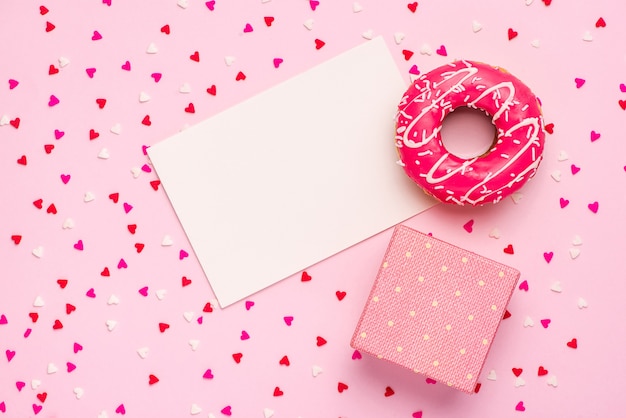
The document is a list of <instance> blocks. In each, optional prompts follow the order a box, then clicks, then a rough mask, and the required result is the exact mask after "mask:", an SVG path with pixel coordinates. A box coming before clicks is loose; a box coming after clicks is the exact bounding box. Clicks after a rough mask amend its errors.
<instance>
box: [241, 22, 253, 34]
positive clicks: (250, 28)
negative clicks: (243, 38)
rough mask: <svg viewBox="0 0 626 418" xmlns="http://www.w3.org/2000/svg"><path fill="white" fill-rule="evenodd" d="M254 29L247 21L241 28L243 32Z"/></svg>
mask: <svg viewBox="0 0 626 418" xmlns="http://www.w3.org/2000/svg"><path fill="white" fill-rule="evenodd" d="M253 30H254V29H252V25H251V24H249V23H246V26H245V27H244V28H243V32H244V33H249V32H252V31H253Z"/></svg>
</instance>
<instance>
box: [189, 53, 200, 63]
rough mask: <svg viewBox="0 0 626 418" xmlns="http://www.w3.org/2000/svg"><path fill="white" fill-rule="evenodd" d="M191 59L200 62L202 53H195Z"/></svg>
mask: <svg viewBox="0 0 626 418" xmlns="http://www.w3.org/2000/svg"><path fill="white" fill-rule="evenodd" d="M189 59H190V60H192V61H195V62H200V53H199V52H198V51H194V53H193V54H191V55H190V56H189Z"/></svg>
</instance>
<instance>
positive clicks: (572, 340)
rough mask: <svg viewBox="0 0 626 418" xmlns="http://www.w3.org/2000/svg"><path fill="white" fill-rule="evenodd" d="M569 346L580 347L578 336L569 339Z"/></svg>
mask: <svg viewBox="0 0 626 418" xmlns="http://www.w3.org/2000/svg"><path fill="white" fill-rule="evenodd" d="M567 346H568V347H570V348H578V340H577V339H576V338H572V339H571V340H570V341H568V343H567Z"/></svg>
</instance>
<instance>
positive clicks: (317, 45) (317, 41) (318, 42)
mask: <svg viewBox="0 0 626 418" xmlns="http://www.w3.org/2000/svg"><path fill="white" fill-rule="evenodd" d="M324 45H326V42H324V41H322V40H321V39H317V38H316V39H315V49H317V50H320V49H322V47H323V46H324Z"/></svg>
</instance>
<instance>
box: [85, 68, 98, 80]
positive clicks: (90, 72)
mask: <svg viewBox="0 0 626 418" xmlns="http://www.w3.org/2000/svg"><path fill="white" fill-rule="evenodd" d="M85 72H86V73H87V75H88V76H89V78H93V75H94V74H95V73H96V69H95V68H86V69H85Z"/></svg>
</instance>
